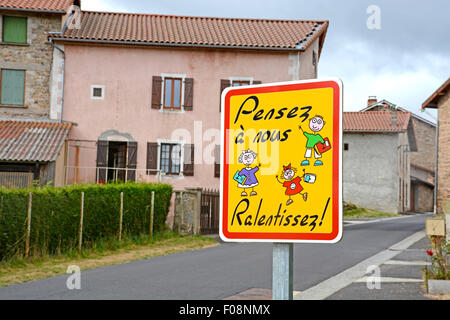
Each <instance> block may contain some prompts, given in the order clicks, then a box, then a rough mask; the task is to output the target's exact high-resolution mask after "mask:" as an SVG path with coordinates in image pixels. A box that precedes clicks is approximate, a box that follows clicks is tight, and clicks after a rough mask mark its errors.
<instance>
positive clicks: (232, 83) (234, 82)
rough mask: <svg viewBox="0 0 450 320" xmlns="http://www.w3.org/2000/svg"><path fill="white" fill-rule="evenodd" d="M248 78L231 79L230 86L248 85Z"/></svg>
mask: <svg viewBox="0 0 450 320" xmlns="http://www.w3.org/2000/svg"><path fill="white" fill-rule="evenodd" d="M249 85H250V80H233V81H232V82H231V86H232V87H241V86H249Z"/></svg>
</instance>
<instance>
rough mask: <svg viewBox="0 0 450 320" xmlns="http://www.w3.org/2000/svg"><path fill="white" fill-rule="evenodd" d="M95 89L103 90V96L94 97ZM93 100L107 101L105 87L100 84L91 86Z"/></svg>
mask: <svg viewBox="0 0 450 320" xmlns="http://www.w3.org/2000/svg"><path fill="white" fill-rule="evenodd" d="M94 89H101V90H102V96H101V97H96V96H94ZM91 99H92V100H104V99H105V86H104V85H100V84H93V85H91Z"/></svg>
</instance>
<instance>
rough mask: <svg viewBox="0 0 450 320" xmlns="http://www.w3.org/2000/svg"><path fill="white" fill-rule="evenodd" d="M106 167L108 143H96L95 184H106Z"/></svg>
mask: <svg viewBox="0 0 450 320" xmlns="http://www.w3.org/2000/svg"><path fill="white" fill-rule="evenodd" d="M107 166H108V141H104V140H99V141H97V182H103V183H106V169H101V168H106V167H107Z"/></svg>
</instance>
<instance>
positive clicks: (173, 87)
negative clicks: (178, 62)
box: [163, 78, 183, 110]
mask: <svg viewBox="0 0 450 320" xmlns="http://www.w3.org/2000/svg"><path fill="white" fill-rule="evenodd" d="M182 83H183V80H182V79H181V78H164V104H163V105H164V109H172V110H181V87H182Z"/></svg>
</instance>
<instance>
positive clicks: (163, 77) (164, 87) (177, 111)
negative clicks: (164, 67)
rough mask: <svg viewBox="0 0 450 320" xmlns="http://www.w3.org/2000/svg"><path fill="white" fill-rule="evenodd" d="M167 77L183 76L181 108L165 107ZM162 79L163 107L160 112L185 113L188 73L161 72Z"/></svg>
mask: <svg viewBox="0 0 450 320" xmlns="http://www.w3.org/2000/svg"><path fill="white" fill-rule="evenodd" d="M165 78H181V101H180V103H181V107H180V110H168V109H164V96H165V92H166V81H165ZM161 79H162V85H161V90H162V91H161V108H160V109H159V111H160V112H165V113H184V86H185V83H184V82H185V80H186V75H185V74H175V73H161Z"/></svg>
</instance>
